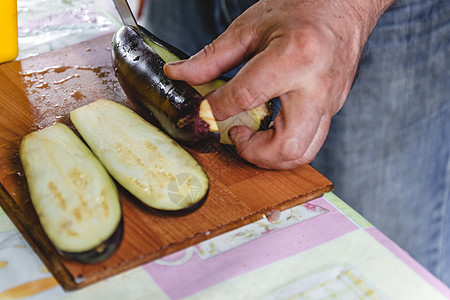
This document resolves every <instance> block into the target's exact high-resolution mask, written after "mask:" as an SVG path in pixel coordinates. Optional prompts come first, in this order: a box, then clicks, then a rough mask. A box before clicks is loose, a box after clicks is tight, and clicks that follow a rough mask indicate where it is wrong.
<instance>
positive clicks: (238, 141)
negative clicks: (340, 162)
mask: <svg viewBox="0 0 450 300" xmlns="http://www.w3.org/2000/svg"><path fill="white" fill-rule="evenodd" d="M301 96H302V95H300V93H299V92H292V93H289V94H287V95H283V96H282V101H283V109H282V110H281V111H280V114H279V116H277V118H276V119H275V122H274V128H273V129H271V130H268V131H260V132H256V133H254V132H252V131H251V130H250V129H249V128H248V129H246V127H243V126H240V127H234V128H231V130H230V138H231V140H232V141H233V143H234V145H235V146H236V149H237V151H238V153H239V154H240V155H241V156H242V158H244V159H245V160H247V161H249V162H251V163H253V164H255V165H257V166H260V167H263V168H269V169H286V168H293V167H295V166H298V165H303V164H307V163H310V162H311V161H312V160H313V159H314V157H315V155H316V154H317V152H318V151H319V149H320V147H321V146H322V145H323V142H324V141H325V137H326V134H327V132H328V128H329V123H330V119H331V116H328V115H323V114H322V113H321V111H320V109H317V107H314V105H311V101H306V100H300V101H299V100H298V99H299V97H301ZM300 99H301V98H300Z"/></svg>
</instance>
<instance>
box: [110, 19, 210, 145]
mask: <svg viewBox="0 0 450 300" xmlns="http://www.w3.org/2000/svg"><path fill="white" fill-rule="evenodd" d="M141 33H142V34H144V35H147V37H148V38H149V39H151V40H153V41H154V42H155V43H158V44H160V45H161V46H163V47H165V48H166V49H168V50H169V51H171V52H172V53H174V54H175V55H177V56H178V57H180V58H187V55H186V54H184V53H183V52H182V51H180V50H178V49H177V48H175V47H173V46H170V45H168V44H167V43H164V42H163V41H161V40H160V39H158V38H156V37H155V36H154V35H152V34H151V33H150V32H148V31H147V30H145V29H144V28H142V27H141ZM169 48H170V49H169ZM111 50H112V61H113V65H114V71H115V74H116V77H117V79H118V80H119V83H120V85H121V86H122V88H123V90H124V92H125V94H126V95H127V97H128V98H129V99H130V100H131V101H132V102H133V103H135V104H137V105H138V106H139V107H140V108H143V109H144V110H145V111H146V112H148V113H150V114H151V115H153V117H154V118H155V119H156V120H157V121H158V122H159V125H160V127H161V128H162V129H163V130H164V131H165V132H166V133H167V134H168V135H169V136H171V137H172V138H173V139H175V140H177V141H178V142H181V143H184V144H194V143H196V142H198V141H200V140H203V139H206V138H211V137H212V136H214V134H212V133H211V132H210V130H209V124H208V123H206V122H205V121H204V120H203V119H201V118H200V117H199V107H200V102H201V101H202V100H204V98H203V96H201V95H200V94H199V93H198V92H197V91H196V90H195V89H194V88H193V87H192V86H190V85H189V84H188V83H186V82H184V81H177V80H172V79H170V78H168V77H167V76H166V74H165V73H164V70H163V67H164V64H165V62H164V61H163V59H162V58H161V57H160V56H159V55H158V54H157V53H156V52H155V51H154V50H153V49H152V48H151V47H150V46H149V45H147V44H146V43H145V41H144V39H143V38H142V37H141V36H140V35H139V34H138V33H137V32H136V31H135V30H134V29H133V28H132V27H130V26H122V27H121V28H119V29H118V30H117V31H116V33H115V35H114V37H113V41H112V47H111ZM150 121H151V120H150Z"/></svg>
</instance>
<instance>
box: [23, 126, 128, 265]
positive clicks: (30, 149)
mask: <svg viewBox="0 0 450 300" xmlns="http://www.w3.org/2000/svg"><path fill="white" fill-rule="evenodd" d="M19 153H20V159H21V162H22V165H23V168H24V171H25V175H26V179H27V183H28V187H29V192H30V198H31V201H32V204H33V207H34V209H35V211H36V213H37V215H38V218H39V221H40V223H41V225H42V228H43V229H44V232H45V233H46V234H47V236H48V238H49V239H50V241H51V242H52V244H53V245H54V246H55V248H56V250H57V251H58V252H59V253H60V254H61V255H62V256H64V257H66V258H68V259H73V260H77V261H80V262H82V263H98V262H101V261H103V260H105V259H107V258H108V257H110V256H111V255H112V254H113V253H114V251H116V249H117V248H118V247H119V244H120V242H121V239H122V235H123V222H122V212H121V206H120V202H119V196H118V192H117V188H116V185H115V183H114V182H113V180H112V179H111V177H110V176H109V175H108V173H107V171H106V170H105V168H104V167H103V166H102V164H101V163H100V162H99V161H98V160H97V158H96V157H95V156H94V154H93V153H92V152H91V151H90V150H89V148H88V147H87V146H86V145H85V144H84V143H83V142H82V141H81V140H80V139H79V138H78V137H77V136H76V135H75V133H74V132H73V131H72V130H70V129H69V128H68V127H67V126H66V125H64V124H54V125H52V126H49V127H47V128H44V129H42V130H39V131H36V132H33V133H30V134H28V135H26V136H25V137H24V138H23V139H22V142H21V144H20V150H19Z"/></svg>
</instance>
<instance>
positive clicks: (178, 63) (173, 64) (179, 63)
mask: <svg viewBox="0 0 450 300" xmlns="http://www.w3.org/2000/svg"><path fill="white" fill-rule="evenodd" d="M185 61H186V60H185V59H182V60H177V61H172V62H169V63H167V64H166V65H168V66H177V65H181V64H182V63H184V62H185Z"/></svg>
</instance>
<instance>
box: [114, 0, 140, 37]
mask: <svg viewBox="0 0 450 300" xmlns="http://www.w3.org/2000/svg"><path fill="white" fill-rule="evenodd" d="M113 2H114V5H115V6H116V9H117V12H118V13H119V16H120V18H121V19H122V24H123V25H128V26H131V27H133V28H134V29H135V30H136V31H137V32H138V33H139V35H141V31H140V29H139V26H138V24H137V22H136V19H135V18H134V15H133V12H132V11H131V9H130V5H128V2H127V0H113Z"/></svg>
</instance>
